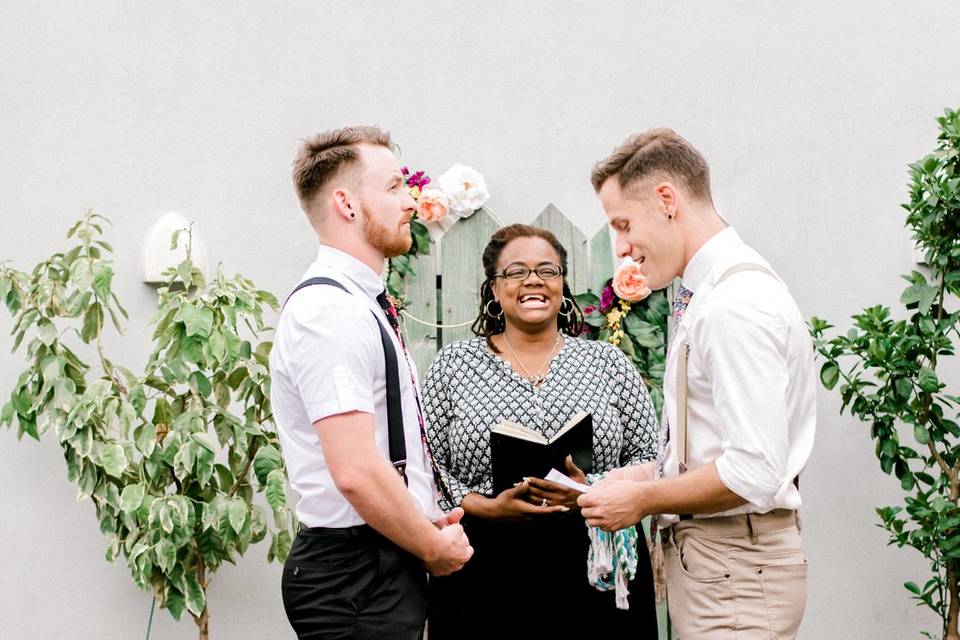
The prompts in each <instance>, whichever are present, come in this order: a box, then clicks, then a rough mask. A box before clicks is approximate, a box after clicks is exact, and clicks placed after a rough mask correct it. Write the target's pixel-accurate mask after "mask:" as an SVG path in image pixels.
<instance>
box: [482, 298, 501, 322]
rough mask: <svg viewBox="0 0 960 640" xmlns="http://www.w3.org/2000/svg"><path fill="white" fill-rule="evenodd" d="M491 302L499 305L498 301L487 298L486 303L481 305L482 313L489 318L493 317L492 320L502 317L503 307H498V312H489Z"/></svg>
mask: <svg viewBox="0 0 960 640" xmlns="http://www.w3.org/2000/svg"><path fill="white" fill-rule="evenodd" d="M491 304H495V305H497V306H498V307H500V303H499V302H497V301H496V300H488V301H487V304H485V305H484V306H483V315H485V316H487V317H489V318H493V319H494V320H499V319H500V318H502V317H503V307H500V313H491V312H490V305H491Z"/></svg>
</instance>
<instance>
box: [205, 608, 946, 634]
mask: <svg viewBox="0 0 960 640" xmlns="http://www.w3.org/2000/svg"><path fill="white" fill-rule="evenodd" d="M209 611H210V610H209V608H207V607H204V608H203V613H201V614H200V617H199V618H197V628H199V629H200V640H209V639H210V631H209V629H208V622H209V620H210V618H209V613H208V612H209ZM957 640H960V638H957Z"/></svg>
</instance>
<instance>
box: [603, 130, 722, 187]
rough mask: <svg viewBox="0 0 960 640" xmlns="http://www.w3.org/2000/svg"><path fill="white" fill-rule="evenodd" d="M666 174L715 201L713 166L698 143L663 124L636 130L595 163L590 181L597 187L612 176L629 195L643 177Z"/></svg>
mask: <svg viewBox="0 0 960 640" xmlns="http://www.w3.org/2000/svg"><path fill="white" fill-rule="evenodd" d="M657 174H663V175H666V176H669V177H671V178H674V179H676V180H678V181H679V182H680V184H681V186H683V187H684V188H685V189H686V191H687V194H688V195H689V196H690V197H691V198H693V199H696V200H701V201H704V202H712V201H713V198H712V196H711V195H710V168H709V167H708V166H707V161H706V160H705V159H704V157H703V156H702V155H701V154H700V152H699V151H697V149H696V147H694V146H693V145H692V144H690V143H689V142H687V141H686V140H685V139H684V138H683V137H681V136H680V135H679V134H678V133H677V132H676V131H674V130H673V129H668V128H667V127H660V128H658V129H650V130H649V131H644V132H643V133H635V134H633V135H632V136H630V137H629V138H627V139H626V140H625V141H624V143H623V144H621V145H620V146H619V147H617V148H616V149H614V150H613V153H612V154H610V156H609V157H607V158H605V159H604V160H601V161H600V162H598V163H597V164H596V165H594V167H593V171H592V173H591V174H590V182H591V183H593V189H594V191H598V192H599V191H600V187H602V186H603V183H604V182H606V181H607V180H608V179H610V178H611V177H613V176H616V177H617V181H618V182H619V183H620V188H621V189H622V190H623V191H624V193H626V194H628V195H635V188H636V187H637V186H638V183H639V182H640V181H641V180H643V179H644V178H649V177H652V176H656V175H657Z"/></svg>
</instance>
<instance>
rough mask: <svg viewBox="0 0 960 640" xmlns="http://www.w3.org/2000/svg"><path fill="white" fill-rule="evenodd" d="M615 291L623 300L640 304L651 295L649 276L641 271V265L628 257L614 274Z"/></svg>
mask: <svg viewBox="0 0 960 640" xmlns="http://www.w3.org/2000/svg"><path fill="white" fill-rule="evenodd" d="M613 291H614V293H616V294H617V297H619V298H620V299H621V300H626V301H627V302H639V301H640V300H643V299H644V298H646V297H647V296H648V295H650V287H649V286H647V276H645V275H643V273H642V272H641V271H640V265H639V264H638V263H636V262H634V260H633V258H631V257H630V256H627V257H626V258H624V259H623V262H621V263H620V266H619V267H617V271H616V273H614V274H613Z"/></svg>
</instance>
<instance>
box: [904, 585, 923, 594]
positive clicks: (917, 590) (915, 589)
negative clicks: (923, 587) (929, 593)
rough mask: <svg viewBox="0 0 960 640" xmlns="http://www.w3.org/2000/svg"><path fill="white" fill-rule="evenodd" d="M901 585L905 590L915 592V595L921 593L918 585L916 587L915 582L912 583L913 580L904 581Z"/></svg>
mask: <svg viewBox="0 0 960 640" xmlns="http://www.w3.org/2000/svg"><path fill="white" fill-rule="evenodd" d="M903 586H904V587H905V588H906V589H907V591H909V592H911V593H915V594H917V595H920V594H921V593H922V592H921V591H920V587H918V586H917V585H916V584H914V583H913V582H904V583H903Z"/></svg>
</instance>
